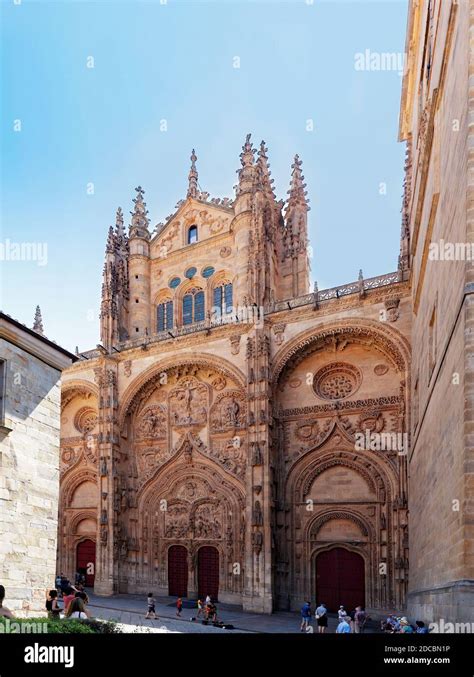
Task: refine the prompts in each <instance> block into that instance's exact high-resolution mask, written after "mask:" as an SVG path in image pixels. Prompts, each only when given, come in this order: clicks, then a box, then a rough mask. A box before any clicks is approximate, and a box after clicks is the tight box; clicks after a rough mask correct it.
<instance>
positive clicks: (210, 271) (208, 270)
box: [201, 266, 216, 277]
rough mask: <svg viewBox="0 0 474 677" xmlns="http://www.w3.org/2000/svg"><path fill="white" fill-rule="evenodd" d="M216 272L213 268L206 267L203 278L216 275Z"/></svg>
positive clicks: (202, 273)
mask: <svg viewBox="0 0 474 677" xmlns="http://www.w3.org/2000/svg"><path fill="white" fill-rule="evenodd" d="M215 272H216V269H215V268H214V267H213V266H206V268H203V269H202V272H201V275H202V276H203V277H211V275H214V273H215Z"/></svg>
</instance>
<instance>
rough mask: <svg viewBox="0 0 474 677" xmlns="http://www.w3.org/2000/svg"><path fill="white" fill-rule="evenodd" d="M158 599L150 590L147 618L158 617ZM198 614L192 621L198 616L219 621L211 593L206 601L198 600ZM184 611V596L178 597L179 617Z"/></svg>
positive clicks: (177, 608)
mask: <svg viewBox="0 0 474 677" xmlns="http://www.w3.org/2000/svg"><path fill="white" fill-rule="evenodd" d="M155 607H156V601H155V598H154V597H153V593H152V592H149V593H148V597H147V612H146V614H145V618H152V619H155V618H158V615H157V613H156V608H155ZM197 609H198V612H197V615H196V617H195V618H191V620H192V621H196V620H197V619H198V618H201V617H202V620H203V621H211V622H217V607H216V605H215V604H214V602H213V601H212V599H211V597H210V595H207V596H206V599H205V602H203V601H202V600H201V599H198V601H197ZM182 611H183V598H182V597H178V599H177V600H176V615H177V617H178V618H181V613H182Z"/></svg>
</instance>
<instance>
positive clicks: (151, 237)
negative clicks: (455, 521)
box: [58, 135, 411, 612]
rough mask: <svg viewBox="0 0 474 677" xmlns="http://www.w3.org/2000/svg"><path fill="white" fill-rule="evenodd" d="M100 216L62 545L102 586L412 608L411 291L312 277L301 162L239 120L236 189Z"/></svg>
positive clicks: (69, 428) (73, 563)
mask: <svg viewBox="0 0 474 677" xmlns="http://www.w3.org/2000/svg"><path fill="white" fill-rule="evenodd" d="M196 159H197V158H196V155H195V153H194V151H193V153H192V156H191V169H190V172H189V179H188V189H187V194H186V196H185V198H184V199H183V200H181V201H180V202H179V203H178V205H177V206H176V210H175V212H174V213H173V214H171V215H170V216H169V217H168V218H167V219H166V221H165V223H161V224H158V225H157V226H156V227H155V229H154V230H153V231H152V229H151V228H150V221H149V217H148V211H147V208H146V205H145V199H144V191H143V189H142V188H141V187H139V188H137V189H136V197H135V199H134V208H133V212H132V217H131V223H130V227H129V229H128V232H127V233H126V232H125V228H124V217H123V213H122V210H121V209H118V211H117V214H116V225H115V227H114V228H112V227H111V228H110V229H109V234H108V239H107V246H106V255H105V266H104V275H103V286H102V306H101V345H99V346H98V347H97V349H96V350H92V351H89V352H86V353H82V354H81V356H80V360H79V361H78V362H77V363H76V364H75V365H73V366H72V367H70V368H69V369H68V370H67V372H66V373H65V375H64V382H63V387H62V419H61V421H62V425H61V501H60V525H59V555H58V557H59V562H58V567H59V568H60V569H63V570H65V571H66V572H67V573H68V574H69V575H73V573H74V571H75V570H76V569H80V570H82V571H83V572H84V573H86V574H87V576H88V583H89V584H90V585H94V589H95V591H96V592H98V593H100V594H103V595H110V594H113V593H114V592H135V593H138V592H139V593H147V592H148V591H149V590H153V591H154V592H155V594H168V593H169V594H170V595H187V596H189V597H196V596H197V595H198V594H199V595H206V594H211V595H213V596H214V597H217V598H218V599H219V600H221V601H227V602H235V603H239V604H242V605H243V607H244V608H245V609H249V610H253V611H260V612H271V611H272V610H274V609H277V608H278V609H296V608H299V607H300V605H301V603H302V601H303V600H305V599H306V598H311V599H312V600H313V601H314V600H315V599H318V601H325V602H326V603H327V604H328V606H329V608H330V609H334V608H336V607H337V606H338V605H339V604H340V603H344V604H346V605H347V606H348V607H354V606H355V605H356V604H365V605H366V607H367V608H368V609H370V610H372V611H377V610H379V611H380V610H383V609H388V608H397V609H400V608H403V607H404V605H405V599H406V590H407V584H408V516H407V508H408V504H407V501H408V489H407V455H406V454H407V450H408V442H407V440H406V437H407V435H406V433H407V432H408V430H409V419H410V410H409V392H410V380H411V371H410V335H411V292H410V286H409V282H408V276H409V271H408V268H407V262H408V256H407V254H406V250H407V241H406V239H405V238H402V252H401V257H400V265H399V268H398V270H396V271H394V272H392V273H389V274H387V275H383V276H380V277H377V278H372V279H367V280H364V279H363V276H362V273H361V274H360V276H359V279H358V280H356V281H355V282H353V283H350V284H347V285H344V286H341V287H338V288H334V289H329V290H325V291H318V290H317V289H315V290H314V291H313V292H310V291H309V262H308V256H307V252H308V247H307V245H308V238H307V212H308V210H309V206H308V203H307V199H306V192H305V184H304V178H303V175H302V164H301V160H300V159H299V158H298V156H296V157H295V160H294V163H293V165H292V172H291V179H290V190H289V195H288V199H287V200H286V202H284V201H283V200H279V199H277V198H276V196H275V194H274V191H273V187H272V183H273V180H272V179H271V177H270V170H269V165H268V158H267V149H266V147H265V144H264V143H263V142H262V143H261V145H260V147H259V149H258V152H257V151H256V149H254V147H253V145H252V142H251V139H250V135H249V136H248V137H247V139H246V140H245V143H244V145H243V148H242V153H241V155H240V161H241V167H240V170H239V172H238V184H237V187H236V192H235V197H234V198H233V199H228V198H223V199H217V198H212V199H211V198H210V197H209V194H208V193H205V192H202V191H201V190H199V188H198V174H197V168H196Z"/></svg>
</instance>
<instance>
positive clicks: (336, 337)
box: [271, 318, 410, 386]
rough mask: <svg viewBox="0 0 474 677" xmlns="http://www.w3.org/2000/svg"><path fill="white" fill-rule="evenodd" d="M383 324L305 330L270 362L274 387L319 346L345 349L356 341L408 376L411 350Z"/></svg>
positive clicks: (354, 321) (352, 323)
mask: <svg viewBox="0 0 474 677" xmlns="http://www.w3.org/2000/svg"><path fill="white" fill-rule="evenodd" d="M386 325H387V323H386V322H376V321H375V320H367V319H363V318H357V319H347V320H340V321H339V322H337V323H332V322H331V323H326V324H324V323H323V324H321V325H319V326H317V327H315V328H313V329H308V330H306V331H304V332H303V333H301V334H299V335H298V336H296V337H294V338H293V339H292V340H290V341H289V342H288V343H287V344H286V345H284V346H283V347H282V348H281V349H280V350H279V351H278V353H277V354H276V355H275V358H274V360H273V368H272V374H271V381H272V383H273V385H274V386H276V385H277V383H278V381H279V380H280V378H281V377H282V376H283V375H284V373H285V372H286V371H287V370H289V369H291V368H293V367H295V366H296V365H297V364H299V363H300V362H301V361H302V360H303V359H304V358H305V357H306V356H307V355H309V354H311V353H313V352H314V351H315V350H318V349H319V348H320V347H321V348H322V347H330V346H333V347H337V346H338V345H340V346H344V343H345V342H347V341H349V342H355V343H359V344H364V345H367V346H370V347H373V348H375V349H377V350H378V351H379V352H381V353H382V354H383V355H384V356H385V358H386V359H387V360H389V361H390V363H391V364H392V365H393V366H394V367H395V368H396V369H397V371H398V372H400V373H401V374H404V375H405V378H406V379H408V377H409V367H410V349H409V344H408V342H407V340H406V338H405V337H404V336H402V334H401V333H400V332H399V331H398V330H396V329H394V328H393V327H387V326H386Z"/></svg>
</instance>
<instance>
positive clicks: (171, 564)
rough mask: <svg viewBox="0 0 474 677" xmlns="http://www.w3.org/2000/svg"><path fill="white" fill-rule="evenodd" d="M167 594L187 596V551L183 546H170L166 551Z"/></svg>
mask: <svg viewBox="0 0 474 677" xmlns="http://www.w3.org/2000/svg"><path fill="white" fill-rule="evenodd" d="M168 594H169V595H172V596H173V597H187V595H188V550H187V548H185V547H184V545H172V546H171V548H170V549H169V550H168Z"/></svg>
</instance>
